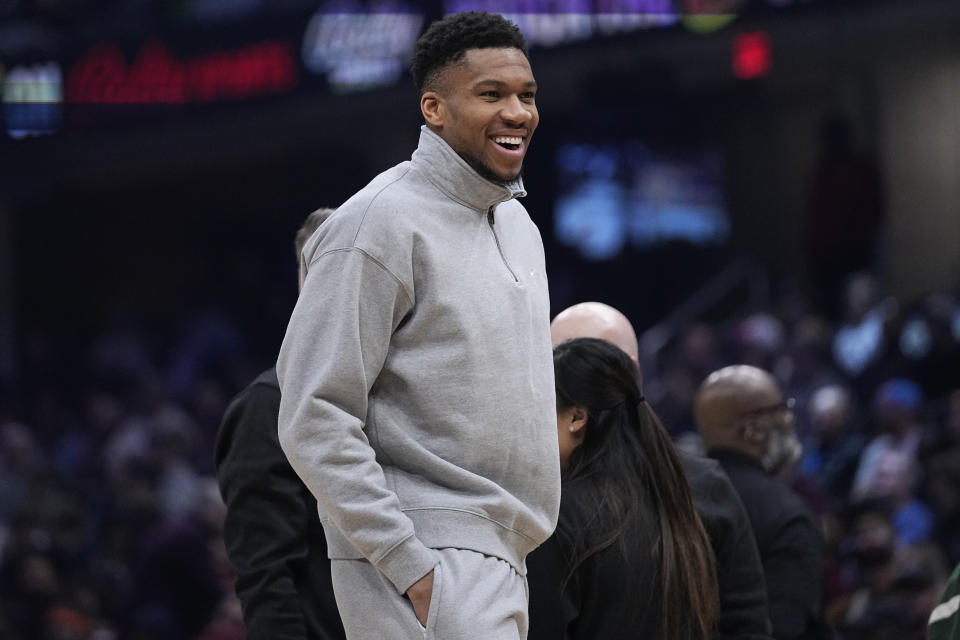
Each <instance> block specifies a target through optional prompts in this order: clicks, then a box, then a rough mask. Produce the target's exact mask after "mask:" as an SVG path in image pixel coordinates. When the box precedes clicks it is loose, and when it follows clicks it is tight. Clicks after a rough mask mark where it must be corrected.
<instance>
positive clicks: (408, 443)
mask: <svg viewBox="0 0 960 640" xmlns="http://www.w3.org/2000/svg"><path fill="white" fill-rule="evenodd" d="M522 195H525V193H524V191H523V185H522V183H521V182H520V181H519V180H517V181H516V182H515V183H513V184H510V185H502V184H496V183H493V182H491V181H489V180H486V179H484V178H482V177H481V176H480V175H479V174H477V173H476V172H475V171H474V170H473V169H472V168H470V166H469V165H467V163H466V162H464V161H463V159H461V158H460V156H459V155H457V153H456V152H454V151H453V149H451V148H450V147H449V146H448V145H447V144H446V143H445V142H444V141H443V140H442V139H441V138H440V137H439V136H437V135H436V134H434V133H432V132H430V131H429V130H427V129H426V128H424V129H423V130H422V131H421V136H420V144H419V146H418V148H417V150H416V151H415V153H414V154H413V157H412V158H411V160H410V161H408V162H403V163H401V164H399V165H397V166H395V167H393V168H392V169H389V170H387V171H386V172H384V173H382V174H381V175H379V176H378V177H377V178H375V179H374V180H373V181H372V182H371V183H370V184H369V185H367V186H366V187H365V188H364V189H362V190H361V191H360V192H358V193H357V194H356V195H355V196H353V197H352V198H350V200H348V201H347V202H346V203H344V204H343V205H342V206H341V207H340V208H339V209H338V210H337V211H336V212H335V213H334V214H333V215H332V217H331V218H330V219H329V220H327V222H326V223H324V225H323V226H322V227H321V228H320V229H319V230H318V232H317V233H315V234H314V235H313V237H312V238H311V239H310V240H309V241H308V243H307V245H306V246H305V248H304V251H303V263H304V264H306V265H307V273H306V278H305V280H304V284H303V289H302V291H301V294H300V297H299V300H298V302H297V305H296V308H295V309H294V312H293V315H292V317H291V319H290V323H289V326H288V328H287V333H286V336H285V338H284V341H283V345H282V347H281V350H280V356H279V359H278V362H277V372H278V375H279V379H280V386H281V390H282V399H281V404H280V421H279V435H280V443H281V446H282V447H283V450H284V452H285V453H286V455H287V457H288V458H289V460H290V463H291V466H293V468H294V469H295V470H296V472H297V473H298V474H299V475H300V477H301V478H302V479H303V481H304V483H305V484H306V485H307V487H308V488H309V489H310V490H311V492H312V493H313V494H314V495H315V496H316V497H317V500H318V504H319V510H320V517H321V521H322V522H323V526H324V532H325V534H326V537H327V545H328V550H329V553H330V557H331V558H332V559H359V558H365V559H367V560H369V561H370V562H371V563H372V564H373V566H375V567H376V568H377V569H378V570H379V571H381V572H382V573H383V574H384V575H385V576H386V577H387V578H388V579H389V580H390V581H391V582H392V583H393V585H394V587H395V588H396V590H397V591H398V592H399V593H401V594H402V593H404V592H405V591H406V589H407V588H408V587H409V586H410V585H411V584H413V582H415V581H416V580H418V579H419V578H421V577H422V576H423V575H425V574H426V573H427V572H428V571H429V570H430V568H431V567H432V566H433V565H434V564H435V555H434V553H433V552H432V551H431V549H436V548H441V547H458V548H463V549H472V550H474V551H477V552H480V553H483V554H486V555H490V556H495V557H498V558H502V559H503V560H506V561H507V562H509V563H510V564H511V565H512V566H513V567H514V568H515V569H516V570H517V571H518V572H519V573H520V574H521V575H523V574H524V573H525V565H524V558H525V557H526V554H527V553H529V552H530V551H531V550H532V549H534V548H535V547H536V546H537V545H539V544H540V543H541V542H543V541H544V540H545V539H546V538H547V537H548V536H549V535H550V533H551V532H552V531H553V529H554V527H555V525H556V520H557V512H558V509H559V498H560V471H559V460H558V445H557V432H556V413H555V411H556V407H555V398H554V380H553V357H552V350H551V344H550V328H549V323H550V317H549V314H550V311H549V309H550V305H549V296H548V291H547V280H546V274H545V271H544V255H543V245H542V243H541V239H540V234H539V231H538V229H537V227H536V225H534V223H533V222H532V221H531V220H530V217H529V216H528V215H527V212H526V210H525V209H524V208H523V206H522V205H520V203H519V202H517V200H516V199H515V198H516V197H519V196H522Z"/></svg>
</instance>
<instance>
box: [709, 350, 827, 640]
mask: <svg viewBox="0 0 960 640" xmlns="http://www.w3.org/2000/svg"><path fill="white" fill-rule="evenodd" d="M791 404H792V403H790V402H788V400H787V399H785V398H784V397H783V394H782V393H781V391H780V387H779V385H778V384H777V382H776V380H775V379H774V377H773V376H772V375H770V374H769V373H768V372H766V371H763V370H762V369H758V368H756V367H751V366H748V365H734V366H730V367H724V368H723V369H720V370H718V371H716V372H714V373H712V374H710V375H709V376H708V377H707V379H706V380H705V381H704V382H703V384H701V385H700V388H699V389H698V390H697V395H696V400H695V404H694V417H695V419H696V421H697V428H698V429H699V431H700V434H701V435H702V436H703V440H704V443H705V444H706V446H707V449H708V452H709V454H710V455H711V456H712V457H714V458H716V459H717V460H719V461H720V464H721V466H722V467H723V469H724V471H726V472H727V475H728V476H729V477H730V480H731V482H733V486H734V487H736V489H737V492H738V493H739V494H740V498H741V500H743V504H744V506H745V507H746V509H747V513H748V514H749V516H750V521H751V524H752V526H753V533H754V537H755V538H756V541H757V547H758V549H759V551H760V560H761V562H762V563H763V568H764V573H765V575H766V585H767V601H768V603H769V608H770V619H771V621H772V623H773V637H774V638H776V639H777V640H787V639H791V640H792V639H796V638H822V637H824V633H825V629H824V625H823V618H822V612H821V601H820V594H821V575H820V557H821V540H820V535H819V532H818V528H817V526H816V522H815V520H814V518H813V516H812V515H811V513H810V511H809V510H808V508H807V507H806V506H805V505H804V504H803V502H802V501H801V500H800V498H799V497H797V495H796V494H794V493H793V492H792V491H791V490H790V489H789V487H787V485H786V484H784V483H783V482H781V481H780V480H779V479H778V478H777V477H776V476H777V474H778V473H780V472H782V471H783V470H785V469H786V468H788V467H790V466H791V465H792V464H793V463H794V462H795V461H796V460H797V459H798V457H799V455H800V453H801V447H800V444H799V442H798V441H797V439H796V435H795V434H794V432H793V413H792V410H791Z"/></svg>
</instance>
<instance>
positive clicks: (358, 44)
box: [302, 1, 424, 93]
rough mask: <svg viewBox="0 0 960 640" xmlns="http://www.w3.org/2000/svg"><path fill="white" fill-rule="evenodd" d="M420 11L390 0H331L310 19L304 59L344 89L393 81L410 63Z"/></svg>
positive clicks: (337, 88)
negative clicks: (362, 0) (369, 0)
mask: <svg viewBox="0 0 960 640" xmlns="http://www.w3.org/2000/svg"><path fill="white" fill-rule="evenodd" d="M423 21H424V17H423V14H421V13H416V12H413V11H412V10H410V9H407V8H406V7H405V6H404V5H401V4H397V3H394V2H379V3H371V4H370V5H369V6H367V5H364V4H360V3H357V2H342V1H337V2H329V3H327V4H326V5H324V6H323V7H321V8H320V10H318V11H317V12H316V13H315V14H314V15H313V17H312V18H311V19H310V23H309V24H308V25H307V29H306V32H305V33H304V36H303V46H302V56H303V65H304V67H306V69H307V70H308V71H311V72H312V73H316V74H324V75H326V77H327V82H328V84H329V85H330V87H331V89H333V90H334V91H336V92H338V93H347V92H351V91H358V90H361V89H371V88H374V87H381V86H385V85H390V84H394V83H395V82H397V81H398V80H399V79H400V78H401V77H402V76H403V74H404V72H405V71H406V68H407V66H409V64H410V58H411V56H412V54H413V47H414V44H415V43H416V41H417V37H418V36H419V35H420V31H421V29H422V28H423Z"/></svg>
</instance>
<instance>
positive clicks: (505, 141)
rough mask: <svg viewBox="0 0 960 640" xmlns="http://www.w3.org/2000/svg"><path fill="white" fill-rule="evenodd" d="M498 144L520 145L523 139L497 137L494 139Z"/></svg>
mask: <svg viewBox="0 0 960 640" xmlns="http://www.w3.org/2000/svg"><path fill="white" fill-rule="evenodd" d="M493 141H494V142H496V143H497V144H520V143H521V142H523V138H514V137H511V136H497V137H496V138H494V139H493Z"/></svg>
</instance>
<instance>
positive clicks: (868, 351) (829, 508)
mask: <svg viewBox="0 0 960 640" xmlns="http://www.w3.org/2000/svg"><path fill="white" fill-rule="evenodd" d="M148 333H149V332H148V331H146V330H145V328H144V327H142V326H138V325H136V323H128V324H127V325H125V326H123V327H118V328H114V329H112V330H111V331H108V332H106V333H104V334H103V335H101V336H99V337H97V338H96V339H95V340H93V341H92V342H90V343H89V344H83V345H81V346H79V347H78V346H76V345H73V347H71V346H70V345H65V344H60V343H59V342H54V341H53V340H51V339H50V338H49V336H45V335H43V334H42V333H39V332H36V333H33V334H31V335H29V336H27V338H26V339H25V340H24V341H23V344H22V353H21V357H22V361H23V367H22V375H21V376H20V377H19V378H18V382H17V384H16V386H15V387H14V386H8V387H7V388H4V389H2V394H0V640H109V639H111V638H123V639H127V638H130V639H133V640H140V639H143V640H148V639H152V638H164V639H165V640H177V639H184V640H193V639H200V640H232V639H238V640H239V639H241V638H243V637H244V633H243V628H242V623H241V615H240V609H239V603H238V601H237V599H236V597H235V596H234V593H233V585H232V579H233V578H232V574H231V570H230V567H229V563H228V562H227V560H226V554H225V552H224V548H223V541H222V538H221V535H220V526H221V523H222V519H223V510H224V507H223V504H222V501H221V499H220V496H219V492H218V490H217V486H216V482H215V480H214V479H213V461H212V446H213V441H214V437H215V435H216V430H217V428H218V426H219V423H220V420H221V418H222V415H223V411H224V409H225V408H226V405H227V403H228V402H229V400H230V398H231V397H232V396H233V395H234V394H235V393H237V392H238V391H240V390H241V389H242V388H243V387H244V386H246V385H247V384H248V383H249V382H250V381H251V380H252V379H253V378H254V377H255V376H256V375H257V374H258V373H259V369H260V368H266V367H267V366H269V365H270V364H272V363H270V362H256V363H254V360H256V358H254V357H252V356H250V355H245V354H246V353H247V349H246V346H245V341H244V337H243V336H242V335H241V332H240V331H239V330H238V329H237V328H236V327H235V325H233V324H231V323H230V321H229V320H227V319H225V318H224V317H221V316H217V315H215V314H205V315H203V316H199V317H198V318H196V320H195V321H194V323H193V324H192V325H191V326H190V327H189V328H188V329H186V330H185V331H184V332H183V335H181V336H178V337H177V338H176V339H175V340H173V341H172V343H171V344H169V345H162V347H161V346H158V345H157V344H156V340H155V339H154V338H151V337H150V336H149V335H148ZM648 355H649V356H650V359H649V361H648V362H646V363H644V368H645V373H646V376H645V377H646V380H645V388H646V393H647V398H648V400H649V401H650V402H651V403H652V405H653V406H654V408H655V409H656V411H657V413H658V414H659V415H660V416H661V417H662V419H663V422H664V424H665V425H666V426H667V427H668V428H669V429H670V430H671V432H672V434H673V436H674V437H675V439H676V441H677V442H678V443H679V445H680V446H681V447H684V448H689V449H693V450H696V449H697V448H698V447H699V446H700V445H699V442H698V439H697V436H696V430H695V429H694V427H693V419H692V413H691V409H692V402H693V393H694V391H695V390H696V388H697V386H698V385H699V383H700V382H701V381H702V380H703V378H704V377H705V376H706V375H707V374H708V373H710V372H711V371H713V370H715V369H717V368H719V367H721V366H723V365H726V364H731V363H746V364H753V365H756V366H759V367H762V368H765V369H768V370H770V371H772V372H774V374H775V375H776V376H777V378H778V379H779V381H780V383H781V385H782V386H783V388H784V389H785V390H786V392H787V393H788V394H789V395H790V396H792V397H793V398H795V400H796V417H797V422H796V428H797V431H798V434H799V435H800V437H801V438H802V440H803V442H804V446H805V452H804V456H803V458H802V459H801V461H800V462H799V463H798V464H797V465H796V466H795V467H794V468H793V469H791V470H790V471H789V477H788V478H786V480H787V481H788V482H790V483H791V484H792V485H793V486H794V488H795V489H796V490H797V491H798V492H799V493H800V494H801V495H802V496H803V497H804V498H805V499H806V501H807V502H808V504H809V505H810V507H811V509H812V510H813V511H814V512H815V513H816V514H817V516H818V517H819V521H820V524H821V526H822V532H823V538H824V549H825V553H824V559H825V561H824V566H823V580H824V594H825V600H826V601H825V603H824V604H825V609H826V611H827V616H828V622H829V623H830V625H831V627H833V629H835V633H836V635H837V637H838V638H842V639H844V640H846V639H850V640H856V639H859V638H867V637H870V638H871V640H882V639H883V638H887V637H890V638H893V637H896V638H898V640H909V639H912V638H922V637H923V635H924V630H925V627H926V620H927V618H928V616H929V614H930V611H931V610H932V609H933V607H934V606H935V604H936V602H937V599H938V597H939V595H940V593H941V590H942V588H943V584H944V582H945V580H946V578H947V576H948V575H949V574H950V571H951V570H952V568H953V567H954V566H955V565H956V564H957V563H958V562H960V367H958V366H957V364H958V363H960V305H958V303H957V299H956V298H955V297H954V296H953V295H952V294H951V293H947V292H940V293H934V294H931V295H929V296H927V297H925V298H923V299H922V300H919V301H918V302H916V303H913V304H909V305H905V304H902V303H901V302H900V301H898V300H896V299H894V298H893V297H890V296H888V295H885V293H884V292H883V291H882V289H881V287H880V285H879V284H878V282H877V281H876V279H875V278H873V277H872V276H871V275H869V274H866V273H862V274H856V275H854V276H853V277H851V278H850V279H849V280H848V281H847V283H846V286H845V289H844V292H843V303H842V312H841V313H839V314H837V317H829V316H828V315H824V314H821V313H818V312H817V311H815V310H814V307H813V306H812V304H811V303H810V301H809V300H808V299H807V298H806V297H805V296H804V295H803V294H801V293H800V292H799V290H785V291H784V292H782V293H781V294H779V295H778V296H777V297H776V299H775V300H773V301H771V302H770V303H769V304H767V305H766V306H765V308H761V309H753V308H751V309H742V310H740V311H739V312H738V313H736V314H735V315H734V316H732V317H728V318H724V319H722V320H719V321H716V322H709V323H707V322H701V323H693V324H691V325H690V326H685V327H679V328H678V333H677V338H676V339H675V340H674V341H673V342H672V343H671V344H670V345H668V346H667V347H666V348H665V349H664V350H663V351H661V352H660V353H658V354H655V355H651V354H648Z"/></svg>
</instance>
